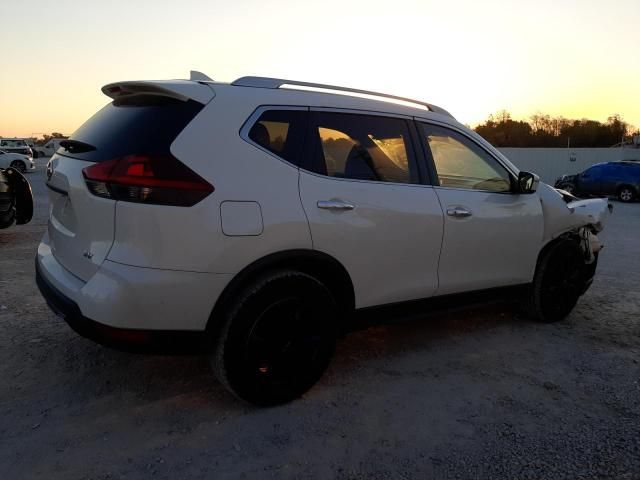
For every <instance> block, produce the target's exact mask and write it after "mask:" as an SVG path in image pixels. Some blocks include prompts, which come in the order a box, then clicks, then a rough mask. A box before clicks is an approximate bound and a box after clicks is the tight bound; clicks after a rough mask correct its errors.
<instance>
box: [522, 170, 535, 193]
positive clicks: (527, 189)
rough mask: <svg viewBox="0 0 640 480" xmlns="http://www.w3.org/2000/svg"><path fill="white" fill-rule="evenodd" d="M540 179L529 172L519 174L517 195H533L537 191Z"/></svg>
mask: <svg viewBox="0 0 640 480" xmlns="http://www.w3.org/2000/svg"><path fill="white" fill-rule="evenodd" d="M539 183H540V177H538V175H536V174H535V173H531V172H520V173H519V174H518V184H517V190H518V193H533V192H535V191H536V190H537V189H538V184H539Z"/></svg>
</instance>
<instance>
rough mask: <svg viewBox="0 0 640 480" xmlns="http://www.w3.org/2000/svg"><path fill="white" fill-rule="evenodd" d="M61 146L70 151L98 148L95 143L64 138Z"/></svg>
mask: <svg viewBox="0 0 640 480" xmlns="http://www.w3.org/2000/svg"><path fill="white" fill-rule="evenodd" d="M60 146H61V147H62V148H64V149H65V150H67V151H68V152H69V153H84V152H93V151H94V150H95V149H96V147H94V146H93V145H89V144H88V143H84V142H79V141H78V140H63V141H61V142H60Z"/></svg>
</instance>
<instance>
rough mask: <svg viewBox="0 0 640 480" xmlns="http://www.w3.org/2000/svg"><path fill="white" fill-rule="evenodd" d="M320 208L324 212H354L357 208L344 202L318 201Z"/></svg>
mask: <svg viewBox="0 0 640 480" xmlns="http://www.w3.org/2000/svg"><path fill="white" fill-rule="evenodd" d="M318 208H322V209H323V210H353V209H354V208H356V206H355V205H353V204H351V203H349V202H344V201H342V200H318Z"/></svg>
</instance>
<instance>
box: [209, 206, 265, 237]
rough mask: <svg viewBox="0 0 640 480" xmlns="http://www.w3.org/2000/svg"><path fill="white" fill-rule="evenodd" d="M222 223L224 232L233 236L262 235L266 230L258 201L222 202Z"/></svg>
mask: <svg viewBox="0 0 640 480" xmlns="http://www.w3.org/2000/svg"><path fill="white" fill-rule="evenodd" d="M220 223H221V224H222V232H223V233H224V234H225V235H228V236H231V237H234V236H238V237H241V236H246V235H249V236H253V235H260V234H261V233H262V231H263V230H264V224H263V222H262V211H261V210H260V204H259V203H258V202H233V201H227V202H222V204H221V205H220Z"/></svg>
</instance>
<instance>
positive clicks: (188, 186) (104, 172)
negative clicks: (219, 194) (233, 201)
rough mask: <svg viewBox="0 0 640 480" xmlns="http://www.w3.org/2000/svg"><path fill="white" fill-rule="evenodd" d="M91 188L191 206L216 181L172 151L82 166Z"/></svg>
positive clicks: (106, 193)
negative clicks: (209, 180) (208, 180)
mask: <svg viewBox="0 0 640 480" xmlns="http://www.w3.org/2000/svg"><path fill="white" fill-rule="evenodd" d="M82 174H83V175H84V179H85V182H86V183H87V188H88V189H89V191H90V192H91V193H92V194H94V195H97V196H98V197H103V198H111V199H113V200H123V201H126V202H137V203H149V204H156V205H175V206H179V207H190V206H192V205H195V204H196V203H198V202H199V201H200V200H202V199H203V198H205V197H206V196H207V195H209V194H210V193H211V192H213V190H214V189H213V185H211V184H210V183H209V182H207V181H206V180H204V179H203V178H202V177H201V176H199V175H198V174H197V173H195V172H194V171H193V170H191V169H190V168H189V167H187V166H186V165H185V164H184V163H182V162H180V161H179V160H178V159H177V158H175V157H174V156H172V155H127V156H126V157H121V158H114V159H113V160H107V161H105V162H100V163H96V164H94V165H91V166H90V167H86V168H84V169H82Z"/></svg>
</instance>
